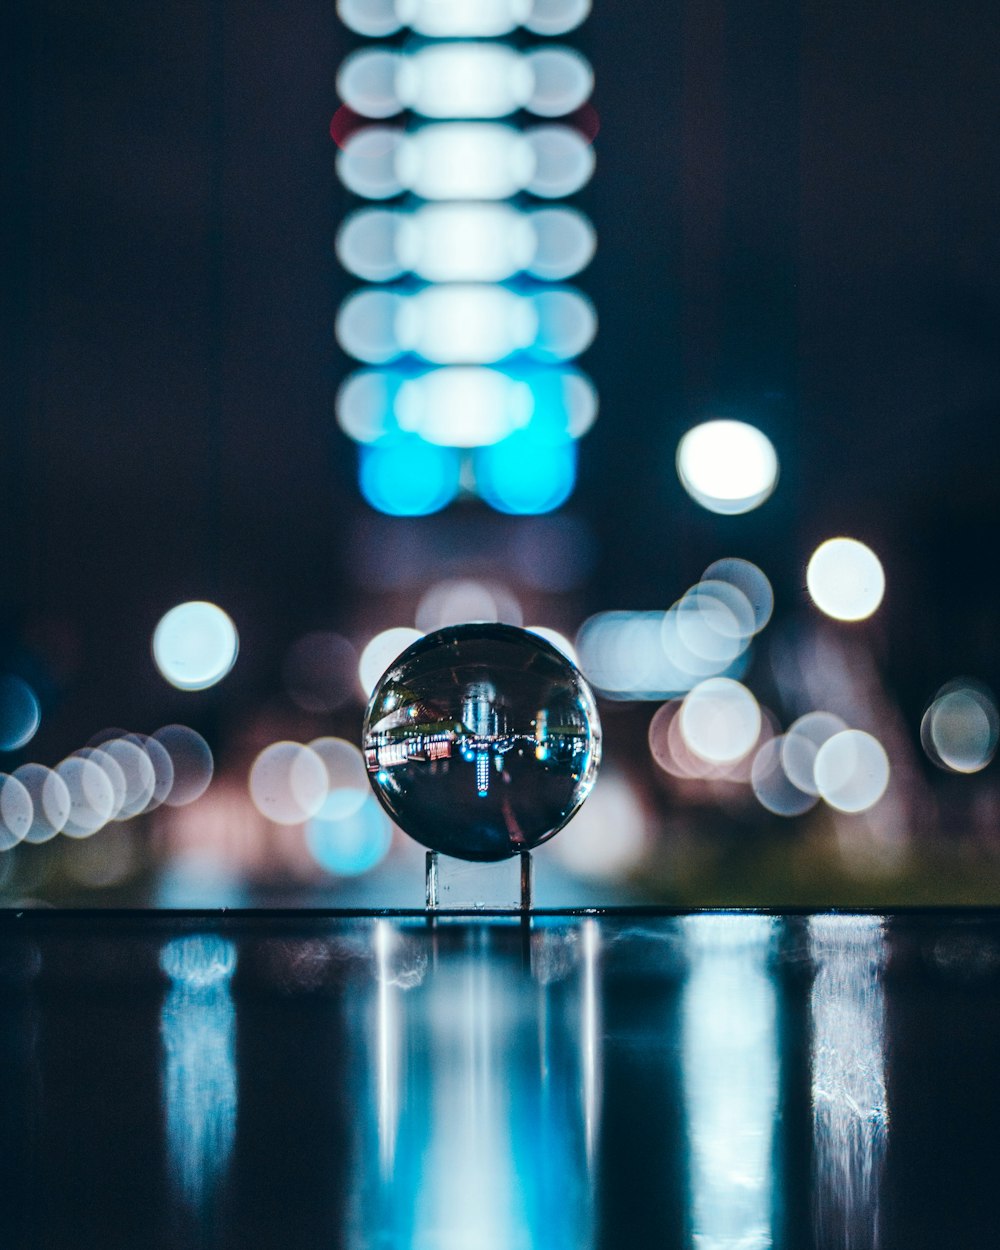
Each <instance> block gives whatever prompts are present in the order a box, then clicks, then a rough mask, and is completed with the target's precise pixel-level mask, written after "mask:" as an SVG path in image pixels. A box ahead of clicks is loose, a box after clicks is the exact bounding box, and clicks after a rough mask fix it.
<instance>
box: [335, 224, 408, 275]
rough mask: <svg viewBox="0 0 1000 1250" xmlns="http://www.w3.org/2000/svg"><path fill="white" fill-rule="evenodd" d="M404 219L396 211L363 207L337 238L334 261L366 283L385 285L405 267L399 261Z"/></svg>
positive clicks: (343, 226)
mask: <svg viewBox="0 0 1000 1250" xmlns="http://www.w3.org/2000/svg"><path fill="white" fill-rule="evenodd" d="M403 228H404V216H403V214H402V213H401V212H399V210H398V209H392V208H366V209H362V210H361V211H360V212H357V213H352V214H351V216H350V217H348V218H347V220H346V221H345V222H344V224H343V225H342V226H341V228H340V232H339V233H338V235H337V259H338V260H339V261H340V263H341V264H342V265H343V266H344V268H345V269H349V270H350V271H351V273H353V274H357V276H358V277H359V278H364V279H365V280H366V281H368V282H389V281H391V280H392V279H393V278H398V277H399V276H400V275H401V274H402V273H403V272H404V271H405V269H406V268H407V266H405V265H404V264H403V263H402V261H401V260H400V259H399V256H398V252H399V244H398V239H399V236H400V233H401V231H402V230H403Z"/></svg>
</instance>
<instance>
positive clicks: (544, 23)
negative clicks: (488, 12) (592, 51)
mask: <svg viewBox="0 0 1000 1250" xmlns="http://www.w3.org/2000/svg"><path fill="white" fill-rule="evenodd" d="M528 7H529V8H530V12H529V13H528V14H526V15H525V17H523V18H522V19H521V21H522V25H523V26H524V27H525V29H526V30H530V31H532V32H533V33H534V34H536V35H565V34H566V32H567V31H570V30H575V29H576V27H577V26H579V25H580V23H581V22H582V21H583V19H584V18H585V17H586V16H587V14H588V13H589V12H590V0H531V2H530V4H529V5H528Z"/></svg>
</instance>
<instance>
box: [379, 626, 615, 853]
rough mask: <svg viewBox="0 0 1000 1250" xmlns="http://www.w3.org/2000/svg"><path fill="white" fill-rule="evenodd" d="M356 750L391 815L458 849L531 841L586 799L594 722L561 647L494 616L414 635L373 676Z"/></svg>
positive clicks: (596, 745)
mask: <svg viewBox="0 0 1000 1250" xmlns="http://www.w3.org/2000/svg"><path fill="white" fill-rule="evenodd" d="M364 747H365V760H366V763H367V766H368V771H369V774H370V775H371V777H372V780H373V783H374V785H375V788H376V791H377V793H378V794H379V797H380V798H381V800H382V802H383V804H384V805H385V807H386V808H387V809H388V811H389V813H390V815H392V816H393V818H394V819H396V820H397V821H398V823H399V824H401V825H402V826H403V827H404V828H405V829H406V830H407V831H408V832H409V833H411V834H412V835H413V836H414V837H415V838H416V839H417V840H418V841H420V842H422V843H423V844H424V845H425V846H428V847H430V848H431V849H433V850H438V851H442V852H444V853H445V854H451V855H456V856H459V857H460V858H462V859H478V860H491V859H503V858H505V857H506V856H508V855H512V854H515V853H516V852H517V851H520V850H526V849H529V848H531V847H533V846H537V845H538V843H539V842H542V841H544V840H545V838H547V837H548V836H550V835H551V834H552V833H553V832H554V831H555V830H556V829H558V828H559V827H560V826H562V825H563V824H564V823H565V822H566V821H567V820H568V819H569V817H570V816H571V815H572V813H573V812H574V811H575V810H576V808H577V807H579V805H580V804H581V803H582V802H583V800H584V798H586V796H587V794H588V792H589V790H590V788H591V785H592V784H593V780H594V776H595V774H596V770H597V762H598V758H599V755H600V731H599V723H598V721H597V712H596V709H595V708H594V705H593V700H592V698H591V696H590V692H589V690H588V689H587V687H586V685H585V683H584V682H583V680H582V679H581V677H580V675H579V673H578V672H577V671H576V669H575V668H574V667H573V666H572V665H571V664H570V663H569V661H568V660H567V659H566V657H565V656H563V655H562V654H561V652H559V651H557V650H556V649H555V648H554V647H553V646H551V644H549V643H548V642H546V641H544V640H543V639H541V638H540V637H538V636H537V635H535V634H529V633H525V632H524V631H521V630H516V629H513V628H510V627H508V626H504V625H464V626H455V627H452V628H450V629H445V630H441V631H439V632H438V633H436V634H432V635H428V637H427V638H426V639H424V640H422V641H421V642H418V643H415V644H414V645H413V646H412V647H411V648H410V649H409V650H408V651H407V652H405V653H404V655H403V656H402V657H400V659H399V660H398V661H397V663H396V664H395V665H393V667H391V668H390V670H389V672H388V673H387V674H386V675H385V677H383V679H382V681H381V683H380V685H379V687H378V689H377V690H376V692H375V695H374V697H373V700H372V704H371V707H370V708H369V712H368V716H367V718H366V723H365V742H364Z"/></svg>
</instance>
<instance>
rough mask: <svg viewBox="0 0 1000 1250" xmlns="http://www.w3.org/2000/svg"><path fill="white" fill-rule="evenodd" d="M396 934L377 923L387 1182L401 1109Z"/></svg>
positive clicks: (381, 1147)
mask: <svg viewBox="0 0 1000 1250" xmlns="http://www.w3.org/2000/svg"><path fill="white" fill-rule="evenodd" d="M393 945H394V934H393V930H392V926H391V925H390V924H389V922H388V921H386V920H377V921H376V922H375V962H376V968H377V972H376V975H377V978H378V1019H377V1024H376V1029H377V1045H378V1068H377V1082H378V1152H379V1164H380V1166H381V1169H382V1176H383V1178H384V1179H389V1178H390V1177H391V1176H392V1170H393V1164H394V1162H395V1158H396V1125H397V1122H398V1109H399V1063H398V1059H399V1020H398V1017H397V1014H396V1003H395V1002H394V1000H393V984H392V979H393V978H392V967H391V958H392V948H393Z"/></svg>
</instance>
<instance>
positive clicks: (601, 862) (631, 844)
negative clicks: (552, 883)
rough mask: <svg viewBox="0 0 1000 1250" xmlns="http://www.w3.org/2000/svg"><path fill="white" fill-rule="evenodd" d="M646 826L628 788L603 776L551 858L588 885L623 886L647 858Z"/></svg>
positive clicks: (613, 777)
mask: <svg viewBox="0 0 1000 1250" xmlns="http://www.w3.org/2000/svg"><path fill="white" fill-rule="evenodd" d="M646 845H647V841H646V821H645V818H644V815H643V810H642V804H641V803H640V801H639V798H638V796H637V795H636V792H635V788H634V787H633V786H632V784H631V782H629V780H628V779H627V778H626V777H624V776H621V775H619V774H615V773H613V772H602V773H601V774H600V775H599V776H598V779H597V781H596V782H595V783H594V788H593V789H592V790H591V792H590V795H589V796H588V798H587V802H586V803H585V804H584V805H583V807H582V808H581V809H580V810H579V812H577V814H576V815H575V816H574V817H573V823H572V826H571V827H570V830H569V835H568V836H567V837H561V838H556V839H555V840H554V842H553V843H552V854H553V855H554V856H555V858H556V859H558V860H559V862H560V863H561V864H562V865H563V866H564V867H565V868H567V869H569V871H570V872H572V873H574V874H575V875H576V876H578V877H583V878H584V879H586V880H590V881H622V880H624V879H625V878H626V877H628V876H629V875H630V874H631V873H633V872H635V870H636V868H637V867H638V866H639V864H640V863H641V862H642V859H643V857H644V855H645V853H646Z"/></svg>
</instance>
